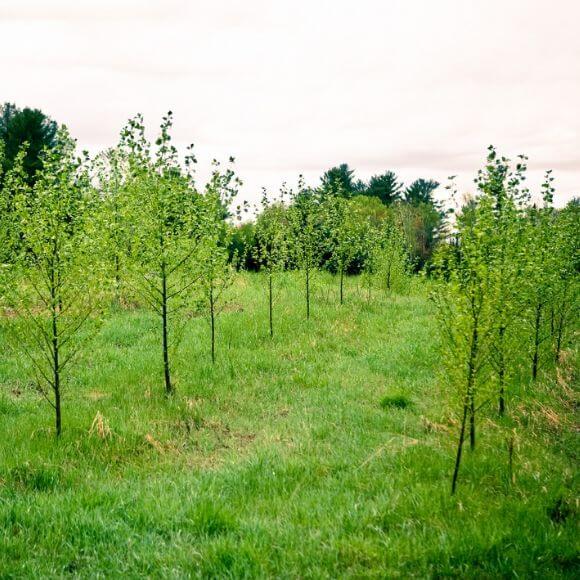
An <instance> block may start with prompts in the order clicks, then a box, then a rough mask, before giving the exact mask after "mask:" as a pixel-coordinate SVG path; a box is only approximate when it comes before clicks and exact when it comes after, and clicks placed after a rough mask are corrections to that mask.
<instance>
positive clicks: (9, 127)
mask: <svg viewBox="0 0 580 580" xmlns="http://www.w3.org/2000/svg"><path fill="white" fill-rule="evenodd" d="M0 141H2V142H3V143H4V156H3V158H2V161H1V162H2V167H3V171H4V173H7V172H8V171H10V169H12V167H14V162H15V160H16V158H17V156H18V155H19V153H20V151H21V149H22V146H23V145H24V144H25V143H26V144H27V147H26V150H25V151H26V152H25V154H24V158H23V159H22V160H21V167H22V170H23V171H24V174H25V176H26V182H27V183H28V185H32V184H33V183H34V181H35V176H36V172H37V171H39V170H40V169H41V168H42V154H43V151H44V150H45V149H50V148H52V147H54V146H55V144H56V141H57V124H56V123H55V122H54V121H53V120H52V119H50V118H49V117H47V116H46V115H45V114H44V113H43V112H42V111H40V110H39V109H30V108H28V107H25V108H24V109H19V108H18V107H16V105H14V104H12V103H4V104H3V105H2V106H0ZM1 183H2V181H1V176H0V184H1Z"/></svg>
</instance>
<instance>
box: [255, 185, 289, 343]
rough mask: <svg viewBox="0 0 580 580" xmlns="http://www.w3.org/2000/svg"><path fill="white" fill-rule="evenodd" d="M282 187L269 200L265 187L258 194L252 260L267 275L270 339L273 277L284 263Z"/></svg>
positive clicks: (286, 246)
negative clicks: (258, 202)
mask: <svg viewBox="0 0 580 580" xmlns="http://www.w3.org/2000/svg"><path fill="white" fill-rule="evenodd" d="M286 195H287V191H286V188H285V187H283V188H282V189H281V191H280V197H279V198H278V199H276V200H272V201H271V200H269V199H268V196H267V193H266V190H263V195H262V211H261V213H260V215H259V216H258V219H257V220H256V230H255V240H256V242H255V246H254V248H255V250H254V251H255V256H254V257H255V259H256V261H257V263H258V264H260V268H261V269H263V270H264V271H265V273H266V275H267V277H268V323H269V331H270V338H274V295H275V291H274V279H275V277H276V276H277V275H278V274H279V273H281V272H282V271H283V270H284V269H285V267H286V266H287V264H288V259H289V257H288V254H289V240H288V230H289V223H288V209H287V207H286V205H285V204H284V201H285V197H286Z"/></svg>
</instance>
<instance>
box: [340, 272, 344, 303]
mask: <svg viewBox="0 0 580 580" xmlns="http://www.w3.org/2000/svg"><path fill="white" fill-rule="evenodd" d="M340 303H341V304H343V303H344V268H342V267H341V268H340Z"/></svg>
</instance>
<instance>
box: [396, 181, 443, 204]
mask: <svg viewBox="0 0 580 580" xmlns="http://www.w3.org/2000/svg"><path fill="white" fill-rule="evenodd" d="M438 187H439V183H438V182H437V181H434V180H433V179H416V180H415V181H413V183H411V185H409V186H408V187H407V188H406V189H405V191H404V193H403V197H404V199H405V201H406V202H407V203H410V204H411V205H419V204H427V205H435V200H434V199H433V192H434V191H435V190H436V189H437V188H438Z"/></svg>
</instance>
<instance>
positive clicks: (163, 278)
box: [161, 262, 173, 395]
mask: <svg viewBox="0 0 580 580" xmlns="http://www.w3.org/2000/svg"><path fill="white" fill-rule="evenodd" d="M161 320H162V326H163V338H162V341H163V373H164V376H165V393H166V394H167V395H171V394H172V393H173V385H172V384H171V373H170V367H169V331H168V319H167V276H166V272H165V262H163V263H162V264H161Z"/></svg>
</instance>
